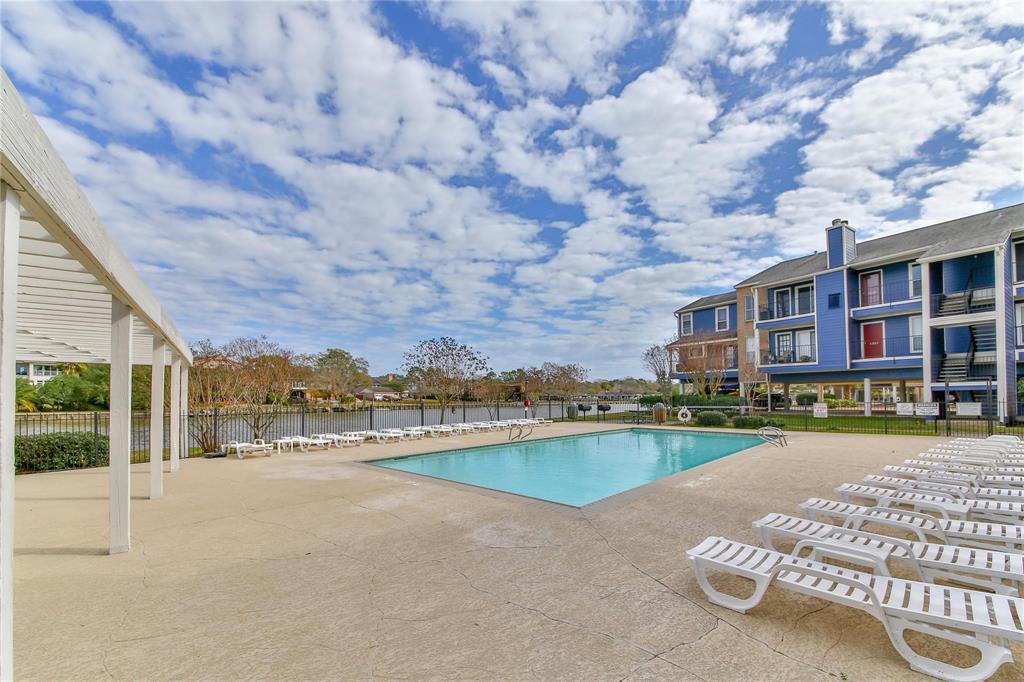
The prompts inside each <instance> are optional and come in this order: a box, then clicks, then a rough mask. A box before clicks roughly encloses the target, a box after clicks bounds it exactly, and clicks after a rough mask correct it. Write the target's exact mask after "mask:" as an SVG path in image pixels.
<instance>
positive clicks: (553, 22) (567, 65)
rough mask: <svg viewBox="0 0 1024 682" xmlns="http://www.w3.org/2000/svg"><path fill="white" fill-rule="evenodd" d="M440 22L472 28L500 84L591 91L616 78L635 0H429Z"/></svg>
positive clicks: (512, 88)
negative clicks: (594, 0)
mask: <svg viewBox="0 0 1024 682" xmlns="http://www.w3.org/2000/svg"><path fill="white" fill-rule="evenodd" d="M430 9H431V11H432V12H433V13H434V14H435V16H437V17H438V18H439V19H440V20H441V22H442V23H443V24H444V25H446V26H458V27H462V28H465V29H467V30H469V31H472V32H473V34H474V35H475V36H476V37H477V40H478V41H479V45H478V49H479V52H480V54H481V55H483V56H484V57H486V58H487V59H488V60H490V62H491V64H497V65H500V66H501V67H503V68H500V69H499V68H495V66H489V67H488V71H489V73H490V75H492V76H493V77H494V78H495V82H496V83H497V84H498V86H499V87H501V88H502V89H504V90H505V91H506V92H508V93H510V94H513V95H519V94H520V93H521V92H522V91H524V90H529V91H531V92H536V93H546V94H560V93H562V92H565V90H566V89H567V88H568V87H569V86H570V85H572V84H574V83H575V84H576V85H578V86H579V87H581V88H583V89H584V90H586V91H587V92H588V93H590V94H601V93H603V92H605V91H606V90H607V89H608V88H609V87H610V86H611V85H612V84H613V83H614V82H615V80H616V72H617V67H616V64H615V62H614V59H615V58H616V56H617V54H618V52H619V51H620V50H621V49H622V47H623V46H625V45H626V44H627V43H628V42H629V41H630V40H631V39H632V38H633V37H634V36H635V34H636V32H637V30H638V28H639V26H640V21H641V15H642V10H643V7H642V5H640V4H633V3H618V2H601V3H583V2H445V3H443V4H438V5H430Z"/></svg>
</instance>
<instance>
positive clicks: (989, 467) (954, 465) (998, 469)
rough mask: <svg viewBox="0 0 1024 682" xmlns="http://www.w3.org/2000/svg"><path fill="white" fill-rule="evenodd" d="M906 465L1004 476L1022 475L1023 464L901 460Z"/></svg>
mask: <svg viewBox="0 0 1024 682" xmlns="http://www.w3.org/2000/svg"><path fill="white" fill-rule="evenodd" d="M903 463H904V464H906V465H907V466H912V467H919V468H922V469H936V470H939V471H978V472H982V473H989V474H993V473H994V474H1001V475H1004V476H1024V466H1010V465H1000V464H997V463H995V462H976V463H972V462H953V461H947V460H934V459H907V460H904V461H903Z"/></svg>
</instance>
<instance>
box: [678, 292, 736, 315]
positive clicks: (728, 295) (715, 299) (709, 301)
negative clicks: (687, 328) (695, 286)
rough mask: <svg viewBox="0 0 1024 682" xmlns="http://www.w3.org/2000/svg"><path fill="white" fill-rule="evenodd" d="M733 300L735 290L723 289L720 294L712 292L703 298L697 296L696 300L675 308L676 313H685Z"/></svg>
mask: <svg viewBox="0 0 1024 682" xmlns="http://www.w3.org/2000/svg"><path fill="white" fill-rule="evenodd" d="M735 302H736V292H735V291H724V292H722V293H720V294H712V295H711V296H705V297H703V298H698V299H697V300H696V301H691V302H690V303H687V304H686V305H684V306H683V307H682V308H680V309H679V310H677V311H676V313H685V312H687V311H690V310H702V309H704V308H710V307H711V306H718V305H725V304H726V303H735Z"/></svg>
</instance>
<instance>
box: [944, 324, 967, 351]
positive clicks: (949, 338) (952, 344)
mask: <svg viewBox="0 0 1024 682" xmlns="http://www.w3.org/2000/svg"><path fill="white" fill-rule="evenodd" d="M945 332H946V344H945V346H944V347H943V348H944V349H945V351H946V352H947V353H966V352H967V351H968V350H969V349H970V347H971V330H970V329H969V328H968V327H949V328H947V329H946V330H945Z"/></svg>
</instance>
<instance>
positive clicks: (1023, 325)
mask: <svg viewBox="0 0 1024 682" xmlns="http://www.w3.org/2000/svg"><path fill="white" fill-rule="evenodd" d="M1014 307H1015V308H1016V312H1017V319H1016V321H1015V322H1014V324H1016V325H1017V345H1018V346H1024V303H1018V304H1017V305H1016V306H1014Z"/></svg>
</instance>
